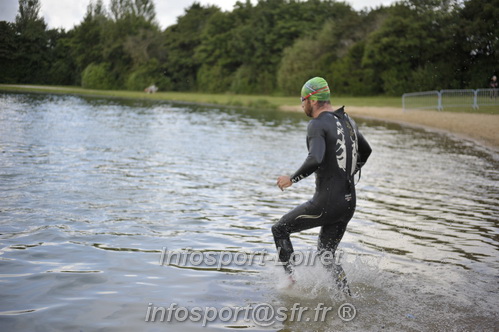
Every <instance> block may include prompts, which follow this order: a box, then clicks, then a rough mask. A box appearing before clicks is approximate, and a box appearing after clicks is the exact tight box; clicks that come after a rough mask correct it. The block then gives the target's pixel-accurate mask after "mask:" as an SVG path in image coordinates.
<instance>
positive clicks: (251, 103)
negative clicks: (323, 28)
mask: <svg viewBox="0 0 499 332" xmlns="http://www.w3.org/2000/svg"><path fill="white" fill-rule="evenodd" d="M0 90H2V91H14V92H35V93H54V94H74V95H84V96H102V97H117V98H127V99H151V100H165V101H174V102H186V103H197V104H213V105H222V106H235V107H249V108H260V109H277V108H279V107H280V106H300V97H299V95H297V96H296V97H279V96H264V95H235V94H229V93H227V94H207V93H197V92H196V93H194V92H157V93H154V94H146V93H144V92H141V91H121V90H120V91H115V90H91V89H83V88H80V87H73V86H70V87H68V86H39V85H6V84H0ZM332 102H333V104H334V105H335V106H340V105H348V106H378V107H401V101H400V98H398V97H335V96H333V97H332Z"/></svg>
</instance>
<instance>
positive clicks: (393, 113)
mask: <svg viewBox="0 0 499 332" xmlns="http://www.w3.org/2000/svg"><path fill="white" fill-rule="evenodd" d="M334 108H336V107H334ZM281 109H282V110H285V111H297V112H303V111H302V109H301V106H282V107H281ZM345 110H346V111H347V113H348V114H350V115H351V116H352V117H353V118H354V119H355V118H356V117H362V118H370V119H376V120H384V121H389V122H396V123H400V124H404V125H410V126H416V127H420V128H425V129H431V130H437V131H444V132H447V133H451V134H453V135H456V136H458V137H460V138H464V139H468V140H473V141H476V142H478V143H480V144H482V145H484V146H486V147H488V148H491V149H492V150H495V151H496V152H498V151H499V115H495V114H479V113H477V114H473V113H454V112H438V111H429V110H424V111H422V110H411V111H405V112H404V111H403V110H402V109H401V108H395V107H354V106H352V107H345Z"/></svg>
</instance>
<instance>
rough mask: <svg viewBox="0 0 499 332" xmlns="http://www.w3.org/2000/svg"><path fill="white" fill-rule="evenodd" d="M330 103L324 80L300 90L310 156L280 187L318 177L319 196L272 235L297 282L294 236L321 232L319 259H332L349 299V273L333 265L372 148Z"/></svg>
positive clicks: (279, 182)
mask: <svg viewBox="0 0 499 332" xmlns="http://www.w3.org/2000/svg"><path fill="white" fill-rule="evenodd" d="M329 99H330V92H329V86H328V83H327V82H326V80H324V79H323V78H321V77H314V78H312V79H310V80H308V81H307V82H306V83H305V85H304V86H303V88H302V90H301V106H302V109H303V110H304V112H305V114H306V115H307V116H308V117H310V118H312V120H310V122H309V124H308V129H307V148H308V156H307V158H306V159H305V161H304V162H303V164H302V165H301V167H300V168H299V169H298V170H297V171H296V172H295V173H294V174H293V175H282V176H279V177H278V178H277V186H278V187H279V188H280V189H281V190H284V189H285V188H288V187H290V186H291V185H293V183H296V182H298V181H300V180H302V179H304V178H306V177H307V176H309V175H311V174H312V173H315V176H316V180H315V194H314V196H313V198H312V199H311V200H309V201H308V202H306V203H303V204H301V205H299V206H298V207H296V208H295V209H293V210H291V211H290V212H288V213H287V214H285V215H284V216H283V217H282V218H281V219H280V220H279V221H278V222H277V223H276V224H274V225H273V226H272V233H273V235H274V241H275V245H276V247H277V251H278V255H279V260H280V261H281V262H282V263H283V264H284V271H285V272H286V273H288V274H289V276H290V281H291V282H294V278H293V272H294V266H293V261H292V260H293V259H292V256H293V245H292V244H291V240H290V234H291V233H295V232H300V231H304V230H306V229H310V228H314V227H321V230H320V234H319V241H318V246H317V250H318V251H319V255H321V257H323V258H324V257H326V256H329V259H330V260H329V263H328V264H325V265H326V268H328V270H330V271H331V272H332V274H333V278H335V281H336V283H337V286H338V288H339V289H341V290H343V291H344V292H345V293H347V294H350V291H349V289H348V285H347V283H346V276H345V272H344V271H343V269H342V268H341V266H340V265H339V264H336V262H333V260H334V259H333V257H334V253H335V251H336V248H337V247H338V244H339V243H340V241H341V238H342V237H343V234H344V233H345V230H346V227H347V224H348V222H349V221H350V219H351V218H352V216H353V214H354V211H355V206H356V194H355V184H354V175H355V173H357V172H358V171H359V170H360V168H361V167H362V166H363V165H364V163H365V162H366V161H367V158H368V157H369V155H370V154H371V147H370V146H369V144H368V143H367V141H366V139H365V138H364V137H363V136H362V134H361V133H360V132H359V131H358V129H357V125H356V124H355V122H354V121H353V120H352V119H351V118H350V117H349V116H348V115H347V114H346V113H345V110H344V107H341V108H339V109H337V110H336V111H333V108H332V106H331V103H330V100H329ZM321 261H322V262H324V259H321Z"/></svg>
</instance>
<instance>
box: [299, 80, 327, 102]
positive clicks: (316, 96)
mask: <svg viewBox="0 0 499 332" xmlns="http://www.w3.org/2000/svg"><path fill="white" fill-rule="evenodd" d="M301 96H302V98H304V99H310V100H319V101H329V98H330V91H329V86H328V84H327V82H326V80H325V79H323V78H322V77H314V78H311V79H309V80H308V81H307V82H306V83H305V84H304V85H303V87H302V88H301Z"/></svg>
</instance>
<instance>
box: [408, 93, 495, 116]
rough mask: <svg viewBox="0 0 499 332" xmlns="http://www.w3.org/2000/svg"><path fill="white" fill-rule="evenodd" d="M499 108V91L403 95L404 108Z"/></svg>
mask: <svg viewBox="0 0 499 332" xmlns="http://www.w3.org/2000/svg"><path fill="white" fill-rule="evenodd" d="M480 106H499V89H476V90H472V89H466V90H440V91H424V92H411V93H404V94H403V95H402V108H403V109H404V111H405V110H409V109H436V110H439V111H441V110H443V109H444V108H452V107H471V108H473V109H475V110H477V109H479V108H480Z"/></svg>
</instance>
